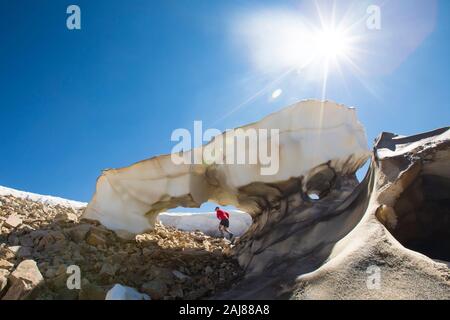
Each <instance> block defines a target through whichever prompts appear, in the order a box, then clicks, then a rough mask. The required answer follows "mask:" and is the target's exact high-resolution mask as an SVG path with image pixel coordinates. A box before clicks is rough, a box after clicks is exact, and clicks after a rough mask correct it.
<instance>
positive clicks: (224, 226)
mask: <svg viewBox="0 0 450 320" xmlns="http://www.w3.org/2000/svg"><path fill="white" fill-rule="evenodd" d="M216 216H217V219H219V220H220V224H219V231H220V234H221V235H222V237H224V233H223V232H224V231H225V232H226V233H228V234H229V235H230V240H231V239H233V234H232V233H231V232H230V231H229V230H228V228H229V227H230V214H229V213H228V212H226V211H224V210H221V209H220V208H219V207H216Z"/></svg>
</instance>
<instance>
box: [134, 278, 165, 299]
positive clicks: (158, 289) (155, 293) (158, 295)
mask: <svg viewBox="0 0 450 320" xmlns="http://www.w3.org/2000/svg"><path fill="white" fill-rule="evenodd" d="M167 290H168V289H167V285H166V283H165V282H164V281H162V280H160V279H154V280H152V281H149V282H146V283H144V284H143V285H142V287H141V291H142V292H145V293H147V294H149V295H150V297H151V298H152V299H153V300H160V299H162V298H163V297H164V296H165V295H166V294H167Z"/></svg>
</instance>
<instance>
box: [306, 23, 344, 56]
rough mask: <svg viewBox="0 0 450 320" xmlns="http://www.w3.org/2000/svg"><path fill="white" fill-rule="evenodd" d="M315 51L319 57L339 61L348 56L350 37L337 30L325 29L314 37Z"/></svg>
mask: <svg viewBox="0 0 450 320" xmlns="http://www.w3.org/2000/svg"><path fill="white" fill-rule="evenodd" d="M314 39H315V43H316V45H315V50H316V53H317V55H318V56H319V57H322V58H326V59H329V58H333V59H339V58H340V57H343V56H347V55H348V54H349V42H350V37H349V36H348V35H347V34H346V33H345V32H343V31H342V30H339V29H326V30H322V31H319V32H317V33H316V34H315V35H314Z"/></svg>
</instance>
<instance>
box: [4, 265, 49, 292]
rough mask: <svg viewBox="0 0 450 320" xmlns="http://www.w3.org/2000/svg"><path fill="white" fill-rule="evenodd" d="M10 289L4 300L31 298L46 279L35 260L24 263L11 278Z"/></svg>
mask: <svg viewBox="0 0 450 320" xmlns="http://www.w3.org/2000/svg"><path fill="white" fill-rule="evenodd" d="M9 281H10V283H11V284H10V288H9V289H8V291H7V292H6V294H5V296H4V297H3V300H23V299H27V298H28V297H30V296H31V295H32V294H33V292H34V291H35V290H36V289H38V288H39V286H40V285H41V284H42V283H43V281H44V278H43V277H42V274H41V272H40V271H39V269H38V267H37V265H36V262H35V261H33V260H24V261H22V262H21V263H20V264H19V265H18V266H17V268H16V270H14V272H12V273H11V275H10V276H9Z"/></svg>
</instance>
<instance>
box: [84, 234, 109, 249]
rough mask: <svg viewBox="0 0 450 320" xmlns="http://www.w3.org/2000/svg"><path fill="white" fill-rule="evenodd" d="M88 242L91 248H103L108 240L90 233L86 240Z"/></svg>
mask: <svg viewBox="0 0 450 320" xmlns="http://www.w3.org/2000/svg"><path fill="white" fill-rule="evenodd" d="M86 242H87V243H88V244H90V245H91V246H101V245H105V244H106V238H105V237H104V236H102V235H100V234H97V233H93V232H90V233H89V235H88V236H87V238H86Z"/></svg>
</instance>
